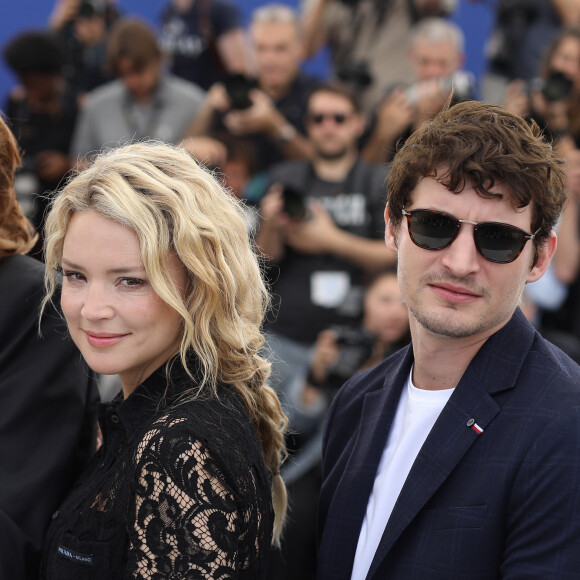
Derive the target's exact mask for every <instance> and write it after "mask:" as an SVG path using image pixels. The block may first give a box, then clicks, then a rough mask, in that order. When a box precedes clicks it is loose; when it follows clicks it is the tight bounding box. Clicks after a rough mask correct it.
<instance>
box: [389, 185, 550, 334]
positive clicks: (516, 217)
mask: <svg viewBox="0 0 580 580" xmlns="http://www.w3.org/2000/svg"><path fill="white" fill-rule="evenodd" d="M493 191H494V192H497V193H501V194H502V195H503V199H501V200H498V199H484V198H482V197H480V196H479V195H477V193H476V191H475V190H474V189H473V187H472V186H471V184H470V182H469V181H467V183H466V187H465V190H464V191H463V192H461V193H459V194H454V193H452V192H450V191H449V190H448V189H447V188H446V187H445V186H444V185H442V184H441V183H438V182H437V181H436V180H435V179H433V178H431V177H426V178H424V179H422V180H421V181H420V182H419V184H418V185H417V187H415V189H414V190H413V193H412V196H411V199H412V202H411V203H410V204H408V205H407V206H406V207H405V209H407V210H409V209H430V210H435V211H442V212H445V213H447V214H450V215H452V216H454V217H456V218H457V219H461V220H471V221H474V222H478V223H479V222H490V221H491V222H501V223H506V224H511V225H513V226H516V227H518V228H521V229H523V230H525V231H526V232H528V233H531V231H530V230H531V222H532V210H531V208H530V207H529V206H528V207H526V208H524V209H520V210H515V209H514V208H513V207H512V205H511V203H510V201H509V198H508V197H507V193H508V192H507V190H506V188H505V187H503V186H502V185H496V186H495V187H494V188H493ZM386 215H387V214H386ZM473 228H474V226H473V225H472V224H467V223H463V224H461V228H460V230H459V233H458V235H457V237H456V238H455V240H454V241H453V242H452V243H451V245H450V246H448V247H447V248H444V249H442V250H436V251H433V250H425V249H423V248H419V247H418V246H416V245H415V244H414V243H413V242H412V240H411V238H410V237H409V232H408V224H407V221H406V219H403V221H402V222H401V224H400V227H399V229H398V231H397V232H395V231H394V228H393V227H392V224H391V223H390V221H388V222H387V230H386V234H385V239H386V242H387V246H388V247H389V248H391V249H393V250H397V251H398V279H399V285H400V287H401V295H402V297H403V300H404V301H405V303H406V304H407V307H408V308H409V312H410V323H411V330H412V332H413V337H414V340H415V339H419V338H420V337H421V336H426V335H430V336H434V335H435V336H438V337H440V338H455V339H460V338H468V339H470V340H472V339H473V342H477V341H479V340H480V339H481V340H485V339H486V338H487V337H489V336H490V335H491V334H493V333H494V332H496V331H497V330H499V329H500V328H501V327H502V326H503V325H504V324H505V323H506V322H507V321H508V320H509V319H510V317H511V316H512V314H513V312H514V310H515V309H516V307H517V304H518V301H519V299H520V296H521V293H522V290H523V288H524V285H525V283H526V282H533V281H535V280H537V279H539V278H540V277H541V276H542V275H543V274H544V272H545V271H546V269H547V267H548V265H549V263H550V260H551V258H552V255H553V252H554V250H555V245H556V244H555V238H551V239H550V240H549V241H548V242H547V244H546V246H545V247H543V248H540V249H539V257H538V260H537V262H536V264H535V265H534V267H532V263H533V259H534V246H533V242H532V241H527V242H526V244H525V246H524V249H523V250H522V253H521V254H520V256H519V257H518V258H517V259H516V260H515V261H513V262H511V263H509V264H496V263H492V262H489V261H487V260H486V259H485V258H483V257H482V256H481V255H480V254H479V253H478V251H477V249H476V247H475V243H474V239H473Z"/></svg>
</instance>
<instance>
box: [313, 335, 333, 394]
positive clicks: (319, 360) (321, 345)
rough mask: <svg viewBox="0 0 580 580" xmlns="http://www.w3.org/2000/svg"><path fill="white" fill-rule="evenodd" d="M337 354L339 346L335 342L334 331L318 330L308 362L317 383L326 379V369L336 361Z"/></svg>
mask: <svg viewBox="0 0 580 580" xmlns="http://www.w3.org/2000/svg"><path fill="white" fill-rule="evenodd" d="M339 354H340V347H339V346H338V344H336V333H335V331H334V330H323V331H321V332H319V333H318V337H317V339H316V342H315V344H314V352H313V355H312V362H311V363H310V372H311V373H312V376H313V377H314V379H315V380H316V382H317V383H318V384H322V383H324V381H326V378H327V376H328V369H329V368H330V367H331V366H333V365H334V364H335V363H336V362H337V360H338V357H339Z"/></svg>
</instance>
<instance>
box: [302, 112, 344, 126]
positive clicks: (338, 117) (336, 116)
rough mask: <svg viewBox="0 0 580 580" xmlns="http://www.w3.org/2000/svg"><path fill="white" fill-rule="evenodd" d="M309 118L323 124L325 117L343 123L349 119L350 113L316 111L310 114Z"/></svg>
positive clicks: (316, 123) (339, 123)
mask: <svg viewBox="0 0 580 580" xmlns="http://www.w3.org/2000/svg"><path fill="white" fill-rule="evenodd" d="M309 118H310V120H311V121H312V122H313V123H314V124H315V125H321V124H322V123H324V120H325V119H332V120H333V121H334V122H335V123H336V124H337V125H342V124H343V123H344V122H345V121H346V120H347V119H348V115H345V114H344V113H314V114H312V115H309Z"/></svg>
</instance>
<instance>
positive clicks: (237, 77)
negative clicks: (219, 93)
mask: <svg viewBox="0 0 580 580" xmlns="http://www.w3.org/2000/svg"><path fill="white" fill-rule="evenodd" d="M224 86H225V88H226V92H227V93H228V96H229V98H230V101H231V102H232V108H233V109H248V108H249V107H251V106H252V100H251V99H250V91H251V90H252V89H255V88H256V87H257V82H256V80H255V79H252V78H249V77H247V76H245V75H243V74H231V75H228V76H227V77H226V78H225V79H224Z"/></svg>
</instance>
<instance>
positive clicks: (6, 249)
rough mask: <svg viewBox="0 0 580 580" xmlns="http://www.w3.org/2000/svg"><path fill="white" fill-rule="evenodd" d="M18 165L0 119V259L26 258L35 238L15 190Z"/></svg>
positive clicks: (13, 141) (17, 156)
mask: <svg viewBox="0 0 580 580" xmlns="http://www.w3.org/2000/svg"><path fill="white" fill-rule="evenodd" d="M20 163H21V161H20V154H19V152H18V144H17V143H16V139H15V138H14V135H12V132H11V131H10V129H9V128H8V127H7V126H6V123H5V122H4V120H3V119H2V116H1V115H0V256H11V255H13V254H26V253H27V252H28V251H30V249H31V248H32V246H34V244H35V242H36V239H37V237H38V236H37V235H36V234H35V232H34V227H33V226H32V224H31V223H30V221H29V220H28V219H27V218H26V216H25V215H24V212H23V211H22V208H21V207H20V205H19V204H18V200H17V198H16V191H15V190H14V173H15V172H16V169H17V168H18V167H20Z"/></svg>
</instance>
